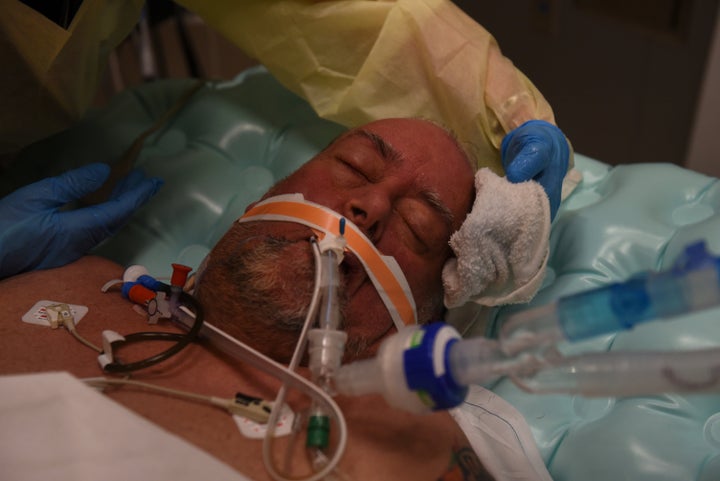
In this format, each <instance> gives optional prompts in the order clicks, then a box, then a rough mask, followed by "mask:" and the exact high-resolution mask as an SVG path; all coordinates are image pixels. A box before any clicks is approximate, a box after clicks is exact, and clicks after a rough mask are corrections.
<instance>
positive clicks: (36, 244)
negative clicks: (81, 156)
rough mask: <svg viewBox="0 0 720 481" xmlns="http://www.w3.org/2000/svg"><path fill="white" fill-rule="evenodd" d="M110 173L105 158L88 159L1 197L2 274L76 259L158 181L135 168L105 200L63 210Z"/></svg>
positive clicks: (136, 205)
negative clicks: (83, 163) (88, 162)
mask: <svg viewBox="0 0 720 481" xmlns="http://www.w3.org/2000/svg"><path fill="white" fill-rule="evenodd" d="M109 175H110V166H108V165H107V164H97V163H96V164H88V165H86V166H83V167H80V168H78V169H75V170H71V171H68V172H65V173H64V174H61V175H59V176H57V177H50V178H47V179H43V180H41V181H39V182H35V183H34V184H30V185H27V186H25V187H21V188H20V189H18V190H16V191H15V192H13V193H12V194H9V195H7V196H5V197H3V198H2V199H0V278H3V277H7V276H11V275H14V274H18V273H20V272H23V271H27V270H32V269H49V268H51V267H59V266H62V265H64V264H68V263H70V262H73V261H75V260H77V259H79V258H80V257H82V256H83V255H84V254H86V253H87V252H88V251H89V250H90V249H91V248H93V247H95V246H96V245H97V244H99V243H100V242H101V241H102V240H103V239H105V238H106V237H108V236H110V235H112V234H114V233H116V232H117V231H118V230H119V229H120V227H121V226H122V225H123V224H124V223H125V222H126V221H127V220H128V219H129V218H130V216H131V215H132V214H133V212H134V211H135V210H136V209H137V208H139V207H140V206H141V205H143V204H144V203H145V202H147V201H148V200H149V199H150V197H152V196H153V195H154V194H155V192H157V190H158V188H159V187H160V185H162V181H161V180H160V179H157V178H146V177H145V175H144V174H143V173H141V172H139V171H133V172H131V173H130V174H128V175H127V176H126V177H124V178H123V179H121V180H120V181H119V182H118V184H117V186H116V187H115V188H114V190H113V193H112V195H111V196H110V199H109V200H107V201H106V202H103V203H102V204H97V205H93V206H89V207H84V208H80V209H76V210H65V211H63V210H61V208H62V207H63V206H65V205H66V204H67V203H68V202H72V201H75V200H78V199H81V198H82V197H84V196H86V195H87V194H89V193H91V192H94V191H96V190H98V189H99V188H100V187H101V186H102V184H103V183H104V182H105V180H106V179H107V178H108V176H109Z"/></svg>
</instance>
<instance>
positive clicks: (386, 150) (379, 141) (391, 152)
mask: <svg viewBox="0 0 720 481" xmlns="http://www.w3.org/2000/svg"><path fill="white" fill-rule="evenodd" d="M353 135H358V136H360V137H365V138H366V139H368V140H369V141H370V142H372V145H373V147H374V148H375V150H376V151H377V152H378V153H379V154H380V156H381V157H382V158H383V159H385V160H386V161H387V162H390V163H398V162H401V161H402V160H403V156H402V154H401V153H400V152H398V151H397V150H396V149H395V147H393V146H392V144H390V142H388V141H386V140H385V139H383V138H382V137H381V136H379V135H378V134H376V133H375V132H370V131H369V130H364V129H357V130H355V131H354V132H353Z"/></svg>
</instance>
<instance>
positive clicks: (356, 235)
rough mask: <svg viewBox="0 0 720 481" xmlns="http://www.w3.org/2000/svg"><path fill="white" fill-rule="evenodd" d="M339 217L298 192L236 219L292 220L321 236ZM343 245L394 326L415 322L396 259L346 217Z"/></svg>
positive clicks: (335, 228)
mask: <svg viewBox="0 0 720 481" xmlns="http://www.w3.org/2000/svg"><path fill="white" fill-rule="evenodd" d="M341 218H342V216H341V215H340V214H338V213H337V212H335V211H333V210H331V209H328V208H327V207H325V206H322V205H320V204H315V203H314V202H309V201H306V200H305V199H304V198H303V196H302V194H290V195H279V196H276V197H271V198H269V199H266V200H264V201H262V202H259V203H257V204H256V205H255V206H253V208H252V209H250V210H249V211H247V212H246V213H245V215H243V216H242V217H240V218H239V219H238V220H237V221H238V222H251V221H258V220H269V221H282V222H295V223H299V224H303V225H306V226H308V227H310V228H311V229H313V230H316V231H319V232H320V233H322V234H323V235H325V234H332V235H334V236H339V235H340V219H341ZM343 235H344V237H345V239H346V241H347V248H348V249H349V250H350V251H351V252H352V253H353V254H355V256H357V258H358V259H359V260H360V262H361V263H362V265H363V267H364V268H365V272H367V274H368V277H369V278H370V280H371V281H372V283H373V285H374V286H375V289H376V290H377V292H378V294H379V295H380V298H381V299H382V301H383V303H384V304H385V307H387V309H388V312H390V316H391V317H392V319H393V322H394V323H395V326H396V327H397V328H398V329H400V328H401V327H404V326H408V325H412V324H417V314H416V310H415V301H414V299H413V297H412V292H411V291H410V286H409V284H408V283H407V279H406V278H405V275H404V274H403V272H402V269H400V266H399V265H398V263H397V261H395V259H394V258H393V257H391V256H384V255H382V254H380V252H378V250H377V249H376V248H375V246H374V245H373V243H372V242H370V239H368V238H367V237H366V236H365V234H363V233H362V231H360V229H358V227H357V226H356V225H355V224H353V223H352V222H349V221H348V220H347V219H346V224H345V233H344V234H343Z"/></svg>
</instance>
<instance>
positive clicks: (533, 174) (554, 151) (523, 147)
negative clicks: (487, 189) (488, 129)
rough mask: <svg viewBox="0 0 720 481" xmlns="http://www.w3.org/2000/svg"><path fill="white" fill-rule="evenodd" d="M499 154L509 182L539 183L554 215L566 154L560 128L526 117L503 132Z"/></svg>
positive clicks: (551, 215) (551, 214)
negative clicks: (515, 126) (506, 132)
mask: <svg viewBox="0 0 720 481" xmlns="http://www.w3.org/2000/svg"><path fill="white" fill-rule="evenodd" d="M500 154H501V155H502V164H503V167H504V168H505V175H506V176H507V179H508V180H509V181H510V182H515V183H518V182H524V181H526V180H530V179H532V180H535V181H537V182H538V183H539V184H540V185H542V186H543V189H545V193H546V194H547V195H548V198H549V199H550V219H554V218H555V214H556V213H557V210H558V208H559V207H560V195H561V194H562V183H563V179H564V178H565V174H566V173H567V169H568V162H569V158H570V147H569V146H568V143H567V140H566V139H565V135H563V133H562V131H561V130H560V129H559V128H557V127H556V126H554V125H553V124H551V123H549V122H545V121H544V120H530V121H528V122H525V123H524V124H522V125H521V126H520V127H518V128H516V129H514V130H512V131H510V132H509V133H508V134H507V135H506V136H505V138H504V139H503V141H502V145H501V146H500Z"/></svg>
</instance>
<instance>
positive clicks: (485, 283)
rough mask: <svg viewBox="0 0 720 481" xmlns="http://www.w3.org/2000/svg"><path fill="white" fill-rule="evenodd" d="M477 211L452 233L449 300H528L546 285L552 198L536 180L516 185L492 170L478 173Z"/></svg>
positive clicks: (452, 304) (488, 302)
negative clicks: (543, 281) (452, 256)
mask: <svg viewBox="0 0 720 481" xmlns="http://www.w3.org/2000/svg"><path fill="white" fill-rule="evenodd" d="M475 188H476V191H477V192H476V197H475V203H474V205H473V208H472V211H471V212H470V214H468V216H467V218H466V219H465V221H464V222H463V224H462V226H461V227H460V229H459V230H458V231H457V232H455V233H454V234H453V235H452V237H451V238H450V247H452V249H453V251H454V252H455V256H456V257H455V258H452V259H450V260H448V261H447V263H446V264H445V267H444V268H443V284H444V287H445V305H446V306H447V307H448V308H453V307H457V306H461V305H463V304H464V303H466V302H467V301H469V300H472V301H474V302H476V303H478V304H482V305H485V306H497V305H501V304H511V303H520V302H527V301H529V300H530V299H532V297H533V296H534V295H535V293H536V292H537V290H538V289H539V288H540V285H541V284H542V280H543V276H544V274H545V266H546V264H547V259H548V252H549V240H550V203H549V201H548V198H547V196H546V194H545V191H544V190H543V188H542V186H541V185H540V184H538V183H537V182H534V181H528V182H522V183H519V184H513V183H511V182H509V181H508V180H506V179H505V178H503V177H498V176H497V175H495V174H494V173H493V172H492V171H491V170H490V169H487V168H485V169H481V170H479V171H478V172H477V173H476V174H475Z"/></svg>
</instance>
